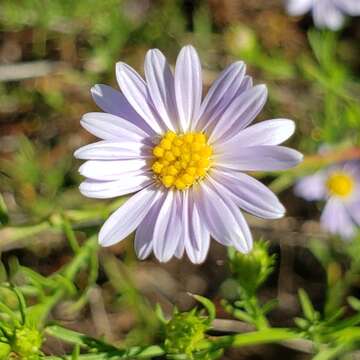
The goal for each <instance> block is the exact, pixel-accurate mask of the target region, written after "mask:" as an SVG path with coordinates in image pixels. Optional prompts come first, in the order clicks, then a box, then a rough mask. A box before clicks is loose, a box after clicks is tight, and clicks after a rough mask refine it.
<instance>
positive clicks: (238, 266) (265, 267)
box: [228, 241, 275, 295]
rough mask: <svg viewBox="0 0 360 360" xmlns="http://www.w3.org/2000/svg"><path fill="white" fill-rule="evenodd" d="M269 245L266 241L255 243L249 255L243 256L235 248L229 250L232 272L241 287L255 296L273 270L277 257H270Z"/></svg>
mask: <svg viewBox="0 0 360 360" xmlns="http://www.w3.org/2000/svg"><path fill="white" fill-rule="evenodd" d="M268 250H269V244H268V243H267V242H265V241H258V242H255V244H254V248H253V250H252V251H251V253H249V254H242V253H240V252H238V251H236V250H235V249H233V248H230V249H229V252H228V254H229V260H230V270H231V272H232V273H233V275H234V278H235V279H236V280H237V281H238V283H239V285H240V287H241V288H242V289H243V290H244V291H245V292H246V293H247V294H249V295H253V294H254V292H255V291H256V290H257V289H258V287H259V286H260V285H261V284H262V283H263V282H264V281H265V280H266V279H267V277H268V276H269V274H270V273H271V272H272V270H273V266H274V262H275V257H274V255H269V252H268Z"/></svg>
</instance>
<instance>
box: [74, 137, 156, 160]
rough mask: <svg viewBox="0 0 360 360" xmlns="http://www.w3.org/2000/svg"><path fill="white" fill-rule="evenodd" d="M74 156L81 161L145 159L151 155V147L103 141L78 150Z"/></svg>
mask: <svg viewBox="0 0 360 360" xmlns="http://www.w3.org/2000/svg"><path fill="white" fill-rule="evenodd" d="M74 156H75V157H76V158H77V159H82V160H128V159H146V158H150V157H151V156H152V155H151V147H149V146H147V145H144V144H142V143H141V142H135V141H132V142H119V141H114V140H103V141H99V142H96V143H93V144H89V145H85V146H83V147H81V148H79V149H78V150H76V151H75V153H74Z"/></svg>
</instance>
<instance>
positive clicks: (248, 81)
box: [234, 75, 253, 98]
mask: <svg viewBox="0 0 360 360" xmlns="http://www.w3.org/2000/svg"><path fill="white" fill-rule="evenodd" d="M252 87H253V80H252V77H251V76H249V75H245V77H244V80H243V81H242V82H241V84H240V86H239V88H238V89H237V91H236V94H235V96H234V98H236V97H238V96H240V95H241V94H242V93H243V92H245V91H246V90H249V89H250V88H252Z"/></svg>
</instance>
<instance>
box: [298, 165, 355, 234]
mask: <svg viewBox="0 0 360 360" xmlns="http://www.w3.org/2000/svg"><path fill="white" fill-rule="evenodd" d="M295 194H297V195H298V196H300V197H302V198H304V199H305V200H308V201H313V200H325V201H326V205H325V208H324V210H323V213H322V215H321V219H320V221H321V226H322V227H323V228H324V229H325V230H327V231H329V232H330V233H332V234H338V235H340V236H341V237H343V238H351V237H352V236H354V235H355V232H356V228H357V226H358V225H360V162H359V161H348V162H345V163H342V164H338V165H335V166H331V167H330V168H328V169H325V170H320V171H318V172H317V173H315V174H314V175H310V176H306V177H304V178H302V179H300V180H299V181H298V182H297V184H296V185H295Z"/></svg>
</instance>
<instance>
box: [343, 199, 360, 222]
mask: <svg viewBox="0 0 360 360" xmlns="http://www.w3.org/2000/svg"><path fill="white" fill-rule="evenodd" d="M346 208H347V210H348V213H349V214H350V216H351V217H352V218H353V220H354V222H355V223H356V224H357V225H358V226H360V196H358V197H357V198H355V200H354V201H352V202H351V203H350V204H347V205H346Z"/></svg>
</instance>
